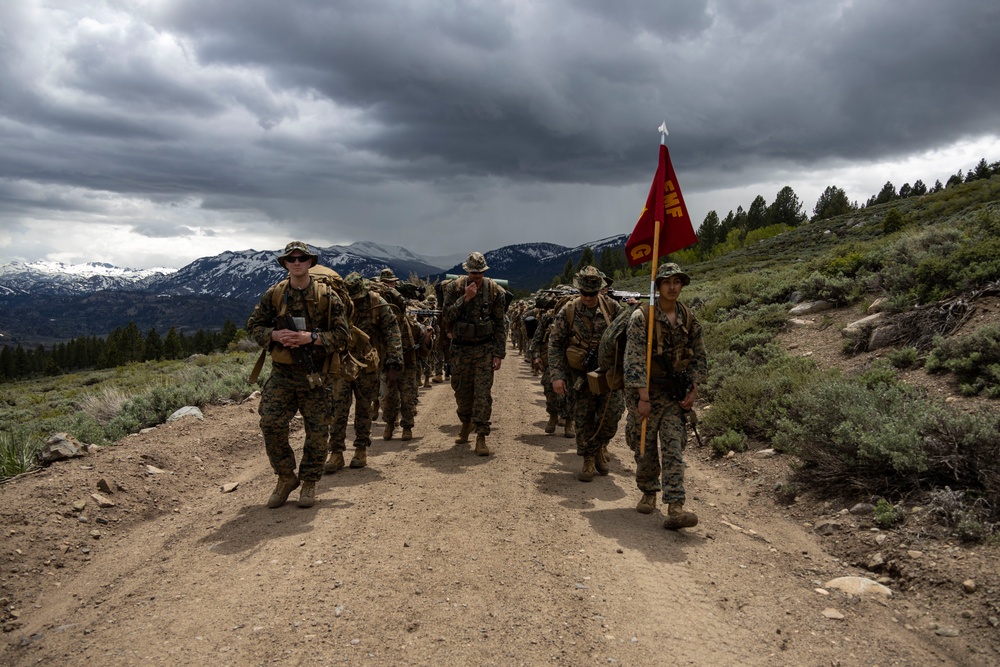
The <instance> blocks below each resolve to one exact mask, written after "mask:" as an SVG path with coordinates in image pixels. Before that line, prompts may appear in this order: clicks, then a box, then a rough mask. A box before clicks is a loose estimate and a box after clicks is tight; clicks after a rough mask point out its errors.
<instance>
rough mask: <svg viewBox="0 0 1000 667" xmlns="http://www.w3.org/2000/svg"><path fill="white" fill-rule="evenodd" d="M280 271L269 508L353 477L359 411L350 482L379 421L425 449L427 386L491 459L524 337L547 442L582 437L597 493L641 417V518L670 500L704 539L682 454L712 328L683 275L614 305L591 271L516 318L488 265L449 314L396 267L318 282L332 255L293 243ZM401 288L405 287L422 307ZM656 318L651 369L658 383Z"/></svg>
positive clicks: (269, 404)
mask: <svg viewBox="0 0 1000 667" xmlns="http://www.w3.org/2000/svg"><path fill="white" fill-rule="evenodd" d="M277 259H278V263H279V264H280V265H281V266H282V268H284V269H286V270H287V271H288V277H287V278H285V279H284V280H282V281H280V282H279V283H277V284H276V285H274V286H272V287H271V288H269V289H268V290H267V291H266V292H265V293H264V294H263V295H262V296H261V299H260V302H259V303H258V304H257V307H256V308H255V309H254V312H253V314H251V316H250V318H249V320H248V321H247V331H248V332H249V334H250V336H251V338H253V340H255V341H256V342H257V343H258V344H259V345H260V346H261V347H262V348H263V349H264V352H262V353H261V360H259V361H258V364H257V367H256V368H255V369H254V373H253V374H252V375H251V381H255V380H256V376H257V373H258V372H259V370H260V366H261V364H262V362H263V356H264V354H265V353H267V354H270V356H271V361H272V366H271V375H270V377H269V378H268V379H267V381H266V382H265V383H264V386H263V390H262V394H261V402H260V406H259V408H258V412H259V413H260V416H261V420H260V425H261V431H262V433H263V435H264V442H265V449H266V451H267V455H268V459H269V461H270V462H271V466H272V468H273V469H274V472H275V474H276V475H277V477H278V481H277V484H276V487H275V489H274V491H273V492H272V494H271V496H270V497H269V498H268V501H267V506H268V507H269V508H272V509H274V508H277V507H280V506H281V505H282V504H284V502H285V501H286V499H287V498H288V495H289V494H290V493H291V492H292V491H293V490H294V489H295V488H297V487H298V486H299V485H301V486H302V490H301V491H300V495H299V501H298V503H297V504H298V505H299V506H300V507H312V506H313V505H314V504H315V483H316V481H318V479H319V478H320V476H321V475H322V473H323V472H324V471H325V472H327V473H331V474H332V473H336V472H338V471H340V470H341V469H343V468H344V467H345V462H344V451H345V449H346V439H347V423H348V420H349V416H350V408H351V404H352V403H353V404H354V441H353V445H354V456H353V458H352V460H351V463H350V467H351V468H363V467H365V466H366V465H367V450H368V448H369V447H370V446H371V444H372V440H371V429H372V421H373V420H374V419H376V418H377V416H378V409H379V407H381V408H382V410H383V419H384V421H385V431H384V433H383V439H385V440H390V439H392V437H393V433H394V430H395V428H396V426H397V424H398V425H399V426H401V427H402V437H401V439H402V440H404V441H409V440H411V439H412V437H413V435H412V429H413V427H414V416H415V414H416V406H417V403H418V401H419V399H418V397H417V393H418V392H417V390H418V387H420V386H421V378H422V379H423V383H422V386H424V387H431V386H432V384H431V378H432V373H433V382H434V383H440V382H442V381H444V379H446V378H448V379H450V380H451V386H452V390H453V391H454V395H455V404H456V412H457V414H458V419H459V423H460V426H459V434H458V437H457V438H456V440H455V442H456V444H466V443H468V442H469V438H470V436H471V435H472V434H473V433H475V435H476V441H475V446H474V451H475V453H476V454H478V455H480V456H489V455H490V453H491V451H490V448H489V447H488V446H487V444H486V437H487V436H488V435H489V434H490V430H491V415H492V406H493V397H492V387H493V379H494V374H495V373H496V371H498V370H499V369H500V367H501V364H502V361H503V359H504V357H505V356H506V347H507V339H508V332H510V338H511V343H512V345H513V346H514V347H515V349H516V350H517V351H519V352H520V353H521V354H522V355H523V356H524V361H525V362H526V363H528V364H530V365H531V367H532V369H533V371H534V373H535V374H538V373H540V374H541V383H542V386H543V389H544V392H545V404H546V412H547V413H548V421H547V423H546V424H545V427H544V432H545V433H547V434H553V433H555V430H556V427H557V425H558V424H559V422H560V421H562V422H563V424H564V429H565V430H564V433H563V435H565V437H567V438H571V437H572V438H575V442H576V451H577V454H578V455H579V456H580V457H581V459H582V465H581V468H580V470H579V472H578V473H577V477H578V479H579V480H580V481H583V482H591V481H592V480H593V479H594V477H595V476H597V475H608V474H609V473H610V466H609V461H610V454H609V452H608V445H609V443H610V441H611V440H612V438H613V437H614V436H615V434H616V432H617V429H618V424H619V422H620V421H621V418H622V415H623V413H624V412H625V411H626V408H627V411H628V416H627V419H626V424H625V440H626V443H627V445H628V447H629V448H630V449H631V450H632V452H633V456H634V458H635V462H636V473H635V478H636V486H637V487H638V489H639V491H640V492H641V494H642V496H641V498H640V499H639V501H638V503H637V505H636V510H637V511H638V512H640V513H643V514H648V513H652V512H654V511H655V510H656V497H657V495H658V494H660V495H661V496H662V502H663V503H664V505H665V506H666V508H667V516H666V519H665V521H664V524H663V526H664V528H667V529H673V530H676V529H679V528H687V527H692V526H695V525H697V523H698V517H697V516H696V515H695V514H694V513H693V512H691V511H689V510H686V509H684V503H685V500H686V497H685V492H684V460H683V449H684V446H685V443H686V441H687V430H686V423H687V415H688V413H689V412H690V410H691V409H692V407H693V404H694V401H695V400H696V398H697V395H698V386H699V385H700V384H703V383H704V381H705V378H706V375H707V364H706V354H705V346H704V342H703V340H702V333H701V326H700V324H699V323H698V321H697V318H695V316H694V314H693V313H692V312H691V310H690V308H688V307H687V306H686V305H684V304H683V303H681V302H680V301H679V296H680V293H681V290H682V289H683V287H684V286H686V285H688V284H689V283H690V277H689V276H688V275H687V274H686V273H684V272H683V271H682V270H681V268H680V267H679V266H677V265H676V264H672V263H668V264H664V265H662V266H661V267H660V268H659V270H658V271H657V275H656V279H655V283H654V285H655V290H656V297H657V298H656V304H655V305H654V306H648V305H645V304H644V305H641V306H639V305H635V304H634V300H633V305H631V306H629V305H625V304H622V303H621V302H619V301H617V300H615V299H613V298H611V297H610V296H608V291H609V287H610V285H611V281H610V279H608V278H607V276H605V275H604V274H603V273H601V272H600V271H598V270H597V269H596V268H595V267H593V266H586V267H583V268H581V269H580V271H578V272H577V275H576V276H575V278H574V281H573V285H574V288H575V289H569V288H568V287H564V288H562V289H556V290H545V291H543V292H542V293H540V294H539V296H538V297H536V299H535V303H534V307H531V304H529V303H527V302H521V303H519V304H517V305H516V306H514V307H513V308H511V309H510V311H509V312H508V304H509V300H508V297H509V293H508V292H507V291H506V290H505V289H504V288H503V287H501V286H500V285H499V284H497V282H496V281H494V280H492V279H490V278H487V277H485V275H484V274H485V272H486V271H487V270H489V266H488V265H487V263H486V259H485V257H484V256H483V255H482V254H481V253H478V252H473V253H471V254H470V255H469V257H468V259H467V260H466V261H465V262H464V263H463V264H462V267H463V269H464V270H465V271H466V274H467V275H465V276H459V277H457V278H455V277H453V276H449V277H448V278H449V279H448V280H446V281H444V282H442V283H441V284H440V285H439V286H438V287H439V288H440V289H441V294H442V296H441V309H440V310H438V309H437V308H436V307H435V306H437V304H438V297H437V296H436V295H435V294H434V293H433V292H431V293H430V294H429V295H424V292H423V288H420V292H419V295H421V296H424V299H423V300H422V301H421V300H419V299H417V298H416V296H418V294H417V293H416V292H415V290H416V288H415V286H414V285H412V284H409V283H407V284H403V285H400V281H399V280H398V278H396V276H395V275H394V274H393V272H392V270H391V269H388V268H386V269H384V270H383V271H382V272H381V274H380V275H379V276H378V277H377V278H373V279H371V280H368V279H366V278H364V277H363V276H361V275H360V274H357V273H352V274H350V275H348V276H347V278H346V279H341V278H340V276H339V275H337V274H336V273H335V272H333V271H332V270H330V269H325V268H324V267H317V264H318V260H319V255H318V253H315V252H312V251H310V249H309V247H308V246H307V245H306V244H305V243H304V242H301V241H293V242H291V243H289V244H288V245H287V246H285V249H284V252H283V253H282V254H281V255H279V256H278V258H277ZM501 282H502V281H501ZM397 287H399V290H402V288H403V287H407V288H408V289H407V290H405V291H406V293H407V295H408V296H409V297H410V298H406V297H404V296H402V295H401V294H400V291H399V290H397ZM619 297H620V295H619ZM650 313H652V319H653V326H652V329H651V330H652V333H653V339H652V350H653V355H652V362H651V363H650V364H649V365H648V368H647V363H646V354H647V341H648V332H649V331H650V328H649V320H648V319H647V318H649V317H650ZM619 322H620V323H621V324H619ZM609 341H610V343H609ZM609 344H610V345H611V347H609V348H608V349H610V350H611V354H612V355H614V354H616V353H617V355H618V361H617V362H612V364H613V365H618V366H620V368H618V369H617V373H618V378H617V379H618V381H617V382H614V381H613V379H612V372H609V370H611V369H609V368H607V367H605V368H601V367H600V364H599V362H598V360H599V358H600V359H601V360H602V361H603V360H605V359H606V356H605V353H606V350H605V348H604V346H605V345H609ZM616 345H617V347H615V346H616ZM616 351H617V352H616ZM623 385H624V386H623ZM296 412H299V413H300V414H301V415H302V418H303V423H304V425H305V445H304V449H303V454H302V460H301V462H300V464H299V468H298V472H297V473H296V470H295V455H294V452H293V451H292V447H291V445H290V443H289V425H290V422H291V420H292V417H293V416H294V415H295V413H296ZM397 418H399V419H400V421H397Z"/></svg>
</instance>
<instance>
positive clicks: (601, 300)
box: [597, 294, 611, 327]
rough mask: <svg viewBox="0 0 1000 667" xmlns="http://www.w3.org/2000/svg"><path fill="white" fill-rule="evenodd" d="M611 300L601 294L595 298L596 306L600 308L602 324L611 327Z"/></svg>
mask: <svg viewBox="0 0 1000 667" xmlns="http://www.w3.org/2000/svg"><path fill="white" fill-rule="evenodd" d="M610 301H611V299H609V298H608V297H606V296H604V295H603V294H601V295H599V296H598V297H597V305H598V306H600V309H601V314H602V315H604V323H605V324H607V325H608V326H609V327H610V326H611V304H610V303H609V302H610Z"/></svg>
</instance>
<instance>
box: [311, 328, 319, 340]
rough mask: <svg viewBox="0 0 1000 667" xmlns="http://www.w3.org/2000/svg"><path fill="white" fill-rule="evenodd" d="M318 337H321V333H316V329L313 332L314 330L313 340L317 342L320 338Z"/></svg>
mask: <svg viewBox="0 0 1000 667" xmlns="http://www.w3.org/2000/svg"><path fill="white" fill-rule="evenodd" d="M318 338H319V334H318V333H316V332H315V331H313V332H312V340H313V342H314V343H315V342H316V339H318Z"/></svg>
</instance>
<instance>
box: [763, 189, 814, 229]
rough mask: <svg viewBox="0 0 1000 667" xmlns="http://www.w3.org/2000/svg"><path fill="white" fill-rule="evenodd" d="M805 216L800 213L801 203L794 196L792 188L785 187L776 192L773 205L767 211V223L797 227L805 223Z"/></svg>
mask: <svg viewBox="0 0 1000 667" xmlns="http://www.w3.org/2000/svg"><path fill="white" fill-rule="evenodd" d="M805 219H806V215H805V213H803V212H802V202H800V201H799V196H798V195H797V194H795V190H793V189H792V186H790V185H786V186H785V187H783V188H781V190H779V191H778V196H777V197H775V199H774V203H773V204H771V206H770V207H769V208H768V210H767V223H768V224H769V225H788V226H789V227H798V226H799V225H800V224H802V222H803V221H805Z"/></svg>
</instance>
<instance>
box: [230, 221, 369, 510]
mask: <svg viewBox="0 0 1000 667" xmlns="http://www.w3.org/2000/svg"><path fill="white" fill-rule="evenodd" d="M318 259H319V256H318V255H317V254H314V253H311V252H310V251H309V248H308V246H307V245H306V244H305V243H303V242H302V241H293V242H291V243H289V244H288V245H286V246H285V251H284V253H283V254H282V255H280V256H279V257H278V263H279V264H281V266H282V267H284V268H286V269H287V270H288V274H289V283H288V287H287V289H286V290H285V292H284V299H283V301H284V304H283V305H282V306H279V307H278V308H276V307H275V304H274V303H273V294H274V291H275V289H277V288H278V285H274V286H272V287H270V288H269V289H268V290H267V291H266V292H264V294H263V296H261V298H260V302H259V303H258V304H257V306H256V307H255V308H254V311H253V313H252V314H251V315H250V318H249V319H248V320H247V326H246V328H247V332H248V333H249V335H250V338H252V339H253V340H254V341H256V343H257V344H258V345H260V346H261V347H263V348H265V349H267V350H268V351H269V352H270V353H271V376H270V377H269V378H268V379H267V382H266V383H265V384H264V388H263V390H262V391H261V399H260V406H259V408H258V413H259V414H260V429H261V431H262V432H263V435H264V447H265V449H266V450H267V458H268V460H269V461H270V462H271V468H273V469H274V472H275V474H276V475H278V484H277V486H276V487H275V490H274V492H273V493H272V494H271V497H270V498H269V499H268V503H267V506H268V507H270V508H272V509H273V508H276V507H280V506H281V505H282V504H284V502H285V500H287V499H288V494H289V493H291V492H292V490H293V489H295V488H296V487H297V486H299V483H300V482H301V483H302V490H301V491H300V492H299V501H298V504H299V506H300V507H311V506H312V505H313V504H314V503H315V492H316V491H315V483H316V480H318V479H319V478H320V477H321V476H322V474H323V460H324V459H325V458H326V449H327V419H328V411H329V404H330V397H329V392H330V387H328V386H325V385H324V384H323V383H322V382H320V383H317V382H315V381H310V378H309V376H310V375H313V376H314V378H315V377H316V372H317V371H318V370H321V369H322V367H323V363H324V360H325V358H326V355H327V352H328V351H334V352H340V351H343V350H344V349H346V347H347V342H348V336H349V335H350V334H349V328H348V323H347V318H346V317H345V314H344V304H343V303H342V302H341V300H340V298H339V297H338V296H337V295H336V293H334V292H333V291H332V290H327V295H328V296H327V298H328V299H329V313H330V317H329V322H328V321H327V308H326V306H327V304H326V302H325V300H324V299H322V298H320V299H319V301H317V299H316V294H315V293H314V288H313V280H314V279H313V278H312V277H311V276H310V275H309V269H310V268H311V267H313V266H315V265H316V262H317V261H318ZM279 284H280V283H279ZM279 308H284V309H285V314H284V316H282V317H280V318H279V314H278V313H279ZM286 318H288V319H287V320H286ZM291 318H301V319H300V320H299V324H301V325H302V326H298V327H296V328H295V329H293V328H291V327H289V324H290V323H291V322H292V320H291ZM279 320H280V321H279ZM296 411H298V412H300V413H301V414H302V421H303V424H304V425H305V432H306V439H305V445H304V447H303V450H302V460H301V461H300V463H299V470H298V476H296V474H295V453H294V452H293V451H292V447H291V445H290V444H289V441H288V427H289V424H290V423H291V421H292V417H294V416H295V413H296Z"/></svg>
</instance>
